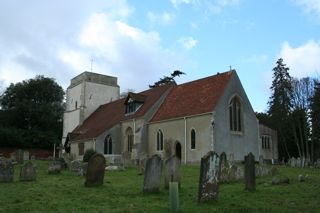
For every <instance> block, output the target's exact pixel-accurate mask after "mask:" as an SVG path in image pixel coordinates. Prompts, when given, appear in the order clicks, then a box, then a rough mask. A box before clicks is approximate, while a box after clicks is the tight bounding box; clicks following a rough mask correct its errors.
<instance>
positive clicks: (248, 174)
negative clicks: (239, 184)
mask: <svg viewBox="0 0 320 213" xmlns="http://www.w3.org/2000/svg"><path fill="white" fill-rule="evenodd" d="M244 178H245V183H246V185H245V189H246V190H248V191H254V190H255V189H256V174H255V165H254V155H253V154H252V153H251V152H250V153H249V154H248V155H247V156H245V157H244Z"/></svg>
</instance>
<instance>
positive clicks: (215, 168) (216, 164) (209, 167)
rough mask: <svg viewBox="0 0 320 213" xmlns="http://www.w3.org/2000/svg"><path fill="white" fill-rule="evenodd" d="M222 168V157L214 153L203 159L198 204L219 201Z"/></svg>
mask: <svg viewBox="0 0 320 213" xmlns="http://www.w3.org/2000/svg"><path fill="white" fill-rule="evenodd" d="M220 166H221V165H220V157H219V155H218V154H217V153H215V152H213V151H210V152H208V154H206V155H205V156H204V157H202V158H201V167H200V178H199V192H198V202H206V201H217V200H218V195H219V178H220V177H219V176H220Z"/></svg>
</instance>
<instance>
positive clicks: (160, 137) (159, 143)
mask: <svg viewBox="0 0 320 213" xmlns="http://www.w3.org/2000/svg"><path fill="white" fill-rule="evenodd" d="M162 150H163V133H162V131H161V130H160V129H159V130H158V132H157V151H162Z"/></svg>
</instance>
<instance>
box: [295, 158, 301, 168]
mask: <svg viewBox="0 0 320 213" xmlns="http://www.w3.org/2000/svg"><path fill="white" fill-rule="evenodd" d="M296 167H298V168H301V159H300V158H297V161H296Z"/></svg>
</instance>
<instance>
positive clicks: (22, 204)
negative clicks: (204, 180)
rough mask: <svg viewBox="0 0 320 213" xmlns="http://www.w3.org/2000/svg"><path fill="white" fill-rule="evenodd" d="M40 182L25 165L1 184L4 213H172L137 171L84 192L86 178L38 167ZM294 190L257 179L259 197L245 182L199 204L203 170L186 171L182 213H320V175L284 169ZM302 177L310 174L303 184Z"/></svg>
mask: <svg viewBox="0 0 320 213" xmlns="http://www.w3.org/2000/svg"><path fill="white" fill-rule="evenodd" d="M35 163H36V164H37V166H38V177H37V181H35V182H19V181H18V177H19V172H20V165H16V166H15V177H14V182H13V183H0V212H169V193H168V191H167V190H165V189H164V181H163V178H162V180H161V182H162V185H161V188H160V193H158V194H152V195H144V194H143V193H142V187H143V176H142V175H139V171H138V169H137V168H136V167H129V168H127V169H126V170H125V171H111V172H106V174H105V179H104V185H103V186H101V187H96V188H86V187H84V181H85V178H84V177H80V176H77V175H76V174H74V173H72V172H70V171H63V172H62V173H61V174H58V175H48V174H47V165H48V164H49V162H48V161H35ZM278 171H279V174H278V176H279V177H280V178H283V177H289V178H290V184H289V185H271V176H268V177H263V178H257V180H256V183H257V186H256V189H257V190H256V191H255V192H247V191H245V190H244V182H243V181H238V182H234V183H229V184H221V185H220V195H219V201H218V202H214V203H205V204H198V203H197V196H198V181H199V166H183V167H182V182H181V186H182V188H181V189H180V191H179V194H180V209H181V212H320V170H319V169H298V168H286V167H283V166H279V167H278ZM299 174H304V175H305V174H308V175H309V179H308V180H307V181H306V182H299V181H298V175H299Z"/></svg>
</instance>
